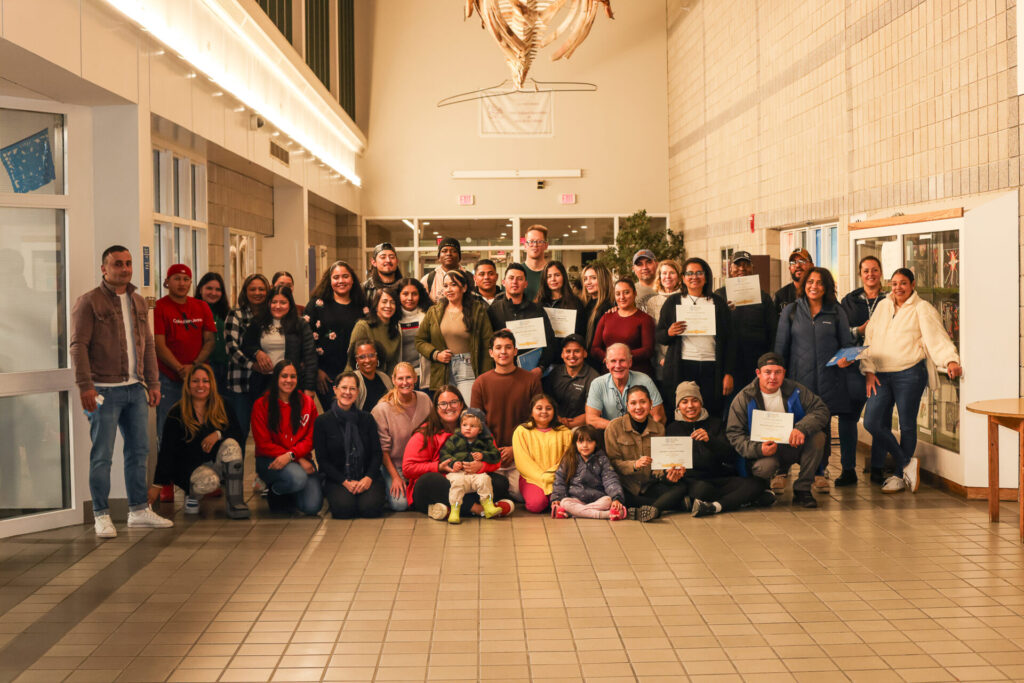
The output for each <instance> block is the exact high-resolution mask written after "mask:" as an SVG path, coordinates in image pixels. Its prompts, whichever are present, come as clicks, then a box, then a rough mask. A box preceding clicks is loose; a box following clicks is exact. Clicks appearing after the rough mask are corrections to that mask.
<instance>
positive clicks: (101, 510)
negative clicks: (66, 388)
mask: <svg viewBox="0 0 1024 683" xmlns="http://www.w3.org/2000/svg"><path fill="white" fill-rule="evenodd" d="M96 391H97V392H99V395H100V396H102V397H103V405H101V406H98V407H97V409H96V412H94V413H92V414H91V415H89V436H90V437H91V438H92V448H90V449H89V492H90V494H91V495H92V511H93V514H94V515H104V514H107V513H108V512H109V510H110V502H109V500H108V498H109V496H110V463H111V462H112V461H113V457H114V437H116V436H117V430H118V429H120V430H121V437H122V438H123V439H124V487H125V489H127V491H128V509H129V510H133V511H134V510H142V509H144V508H145V507H147V505H148V503H147V501H146V456H147V455H148V454H149V431H148V429H147V423H148V422H149V404H148V402H147V396H146V389H145V388H144V387H143V386H142V384H141V383H139V382H136V383H135V384H129V385H128V386H124V387H96Z"/></svg>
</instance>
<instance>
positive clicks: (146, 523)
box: [128, 505, 174, 529]
mask: <svg viewBox="0 0 1024 683" xmlns="http://www.w3.org/2000/svg"><path fill="white" fill-rule="evenodd" d="M128 526H129V527H147V528H150V529H166V528H167V527H171V526H174V522H172V521H171V520H169V519H167V518H166V517H161V516H160V515H158V514H156V513H155V512H153V509H152V508H151V507H149V506H148V505H147V506H146V507H144V508H142V509H141V510H131V511H129V512H128Z"/></svg>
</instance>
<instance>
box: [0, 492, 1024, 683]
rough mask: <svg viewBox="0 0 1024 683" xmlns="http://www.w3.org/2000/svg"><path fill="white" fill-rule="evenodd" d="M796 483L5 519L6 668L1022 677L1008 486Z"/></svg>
mask: <svg viewBox="0 0 1024 683" xmlns="http://www.w3.org/2000/svg"><path fill="white" fill-rule="evenodd" d="M788 500H789V496H788V494H787V495H786V497H785V498H784V499H783V501H782V502H781V503H780V504H779V505H777V506H776V507H774V508H771V509H768V510H750V511H741V512H738V513H733V514H728V515H722V516H718V517H712V518H709V519H699V520H697V519H693V518H691V517H690V516H689V515H676V516H672V517H668V518H665V519H662V520H660V521H658V522H655V523H652V524H646V525H645V524H640V523H638V522H628V521H624V522H617V523H610V522H606V521H597V520H564V521H562V520H557V521H556V520H552V519H550V518H549V517H542V516H533V515H528V514H525V513H523V512H517V513H516V515H515V516H513V517H512V518H509V519H503V520H491V521H479V520H469V521H467V522H466V523H463V524H462V525H461V526H449V525H447V524H445V523H441V522H435V521H432V520H430V519H427V518H426V517H423V516H419V515H415V514H412V513H407V514H402V515H393V516H390V517H387V518H385V519H381V520H361V521H355V522H346V521H335V520H320V519H308V518H307V519H298V518H295V519H293V518H281V517H277V518H275V517H273V516H271V515H269V513H267V512H266V506H265V503H264V502H263V501H262V500H259V499H255V500H254V501H252V507H253V508H254V510H255V512H256V514H254V517H253V519H252V520H249V521H232V520H226V519H224V517H223V513H222V510H221V507H220V505H221V503H220V501H218V500H209V501H204V503H203V505H204V508H203V512H202V514H201V515H200V517H199V518H198V519H187V520H186V519H184V518H183V515H182V514H181V513H180V511H178V512H177V513H176V514H175V521H176V526H175V528H174V529H172V530H169V531H164V530H154V531H147V530H131V531H128V530H126V529H124V528H123V527H122V528H120V529H119V536H118V537H117V539H115V540H111V541H98V540H96V539H95V538H94V536H93V533H92V529H91V527H85V526H80V527H73V528H69V529H63V530H58V531H52V532H47V533H40V534H33V535H29V536H22V537H18V538H13V539H8V540H4V541H0V615H2V616H0V681H18V683H27V682H29V681H41V682H46V683H54V682H57V681H81V682H84V681H95V682H100V681H131V682H145V681H370V680H376V681H454V680H494V681H513V680H523V681H528V680H532V681H540V680H557V681H574V680H587V681H590V680H595V681H597V680H622V681H633V680H644V681H647V680H665V681H685V680H692V681H705V680H707V681H712V680H713V681H814V682H819V681H822V682H824V681H846V680H850V681H862V680H863V681H870V682H871V683H884V682H885V681H965V680H971V681H973V680H1024V616H1022V615H1024V548H1022V546H1021V545H1020V544H1019V543H1018V541H1017V517H1016V514H1015V510H1014V507H1015V505H1014V504H1010V503H1007V504H1004V506H1003V521H1002V522H1001V523H1000V524H997V525H991V524H989V523H988V520H987V515H986V511H985V504H984V503H983V502H981V501H977V502H967V501H964V500H962V499H959V498H956V497H953V496H950V495H947V494H944V493H941V492H939V491H936V490H934V489H930V488H928V487H926V486H922V488H921V491H920V492H919V493H918V494H917V495H911V494H901V495H896V496H883V495H881V494H880V493H879V492H878V489H877V488H870V487H869V486H868V485H867V484H865V483H864V482H862V483H861V484H860V485H859V486H858V487H856V488H853V489H839V490H836V491H833V493H832V494H831V496H821V495H819V500H821V501H822V506H821V507H820V508H818V509H816V510H803V509H793V508H791V507H790V506H789V505H787V504H784V503H788ZM165 512H166V513H168V514H169V513H170V509H166V510H165Z"/></svg>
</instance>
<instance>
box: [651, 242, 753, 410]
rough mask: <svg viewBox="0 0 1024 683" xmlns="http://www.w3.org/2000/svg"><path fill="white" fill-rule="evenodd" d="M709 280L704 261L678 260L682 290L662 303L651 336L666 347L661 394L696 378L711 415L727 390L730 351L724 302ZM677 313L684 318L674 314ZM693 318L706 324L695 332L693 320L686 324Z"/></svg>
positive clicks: (731, 359) (732, 361) (730, 386)
mask: <svg viewBox="0 0 1024 683" xmlns="http://www.w3.org/2000/svg"><path fill="white" fill-rule="evenodd" d="M712 283H713V278H712V276H711V267H710V266H709V265H708V264H707V262H705V261H704V260H703V259H699V258H690V259H687V260H686V263H684V264H683V286H684V291H682V292H679V293H678V294H673V295H672V296H670V297H669V298H668V300H667V301H666V302H665V305H664V306H663V307H662V309H661V317H660V318H659V319H658V328H657V331H656V335H655V336H656V338H657V341H658V343H659V344H665V345H666V346H667V347H668V351H666V353H665V373H664V379H663V380H662V389H661V392H662V395H663V396H675V393H676V387H677V386H678V385H679V383H680V382H688V381H689V382H696V383H697V385H698V386H700V393H701V395H702V396H703V397H704V407H705V408H707V409H708V412H709V413H711V414H712V415H721V414H722V406H723V401H724V397H726V396H728V395H729V394H731V393H732V389H733V372H734V365H735V362H736V350H735V345H734V343H733V342H734V340H733V334H732V323H731V316H730V314H729V306H728V305H727V304H726V303H725V301H723V300H722V299H721V298H719V297H718V296H715V295H714V294H712V290H713V289H714V287H713V284H712ZM681 313H682V314H683V315H685V316H686V317H685V318H681V317H679V316H680V314H681ZM698 319H703V320H705V321H706V322H707V323H709V324H707V325H704V324H701V328H703V329H700V330H698V329H697V328H696V327H697V326H696V324H694V325H692V327H691V326H690V325H691V324H692V323H694V322H695V321H696V320H698ZM688 330H689V331H688Z"/></svg>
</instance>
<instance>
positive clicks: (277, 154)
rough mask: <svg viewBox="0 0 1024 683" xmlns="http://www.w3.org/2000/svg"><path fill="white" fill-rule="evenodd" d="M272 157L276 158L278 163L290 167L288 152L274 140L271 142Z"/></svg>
mask: <svg viewBox="0 0 1024 683" xmlns="http://www.w3.org/2000/svg"><path fill="white" fill-rule="evenodd" d="M270 156H272V157H274V158H275V159H277V160H278V161H281V162H282V163H283V164H284V165H285V166H287V165H288V158H289V157H290V155H289V154H288V150H286V149H285V148H284V147H282V146H281V145H279V144H277V143H276V142H274V141H273V140H271V141H270Z"/></svg>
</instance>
